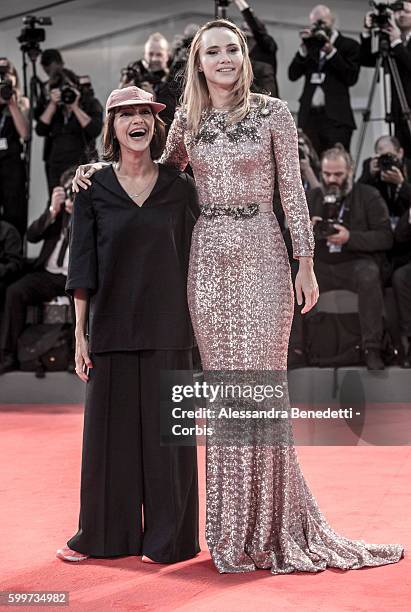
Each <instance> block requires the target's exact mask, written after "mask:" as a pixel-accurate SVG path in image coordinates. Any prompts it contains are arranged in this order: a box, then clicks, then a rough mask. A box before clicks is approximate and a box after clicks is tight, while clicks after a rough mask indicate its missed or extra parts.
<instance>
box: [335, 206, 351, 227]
mask: <svg viewBox="0 0 411 612" xmlns="http://www.w3.org/2000/svg"><path fill="white" fill-rule="evenodd" d="M349 210H350V208H349V206H346V205H345V200H343V202H342V204H341V207H340V210H339V213H338V217H337V221H338V223H342V222H343V218H344V214H345V211H349Z"/></svg>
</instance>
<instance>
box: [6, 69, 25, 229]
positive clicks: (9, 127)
mask: <svg viewBox="0 0 411 612" xmlns="http://www.w3.org/2000/svg"><path fill="white" fill-rule="evenodd" d="M28 114H29V101H28V99H27V98H25V97H24V96H22V95H21V92H20V83H19V77H18V74H17V71H16V68H15V67H14V66H13V64H12V63H11V62H10V61H9V60H8V59H7V58H1V59H0V218H1V219H3V220H4V221H7V222H8V223H11V224H12V225H14V227H16V228H17V230H18V231H19V234H20V236H21V237H22V238H23V236H24V233H25V231H26V228H27V197H26V170H25V163H24V160H23V142H24V141H25V140H26V139H27V137H28V130H29V126H28Z"/></svg>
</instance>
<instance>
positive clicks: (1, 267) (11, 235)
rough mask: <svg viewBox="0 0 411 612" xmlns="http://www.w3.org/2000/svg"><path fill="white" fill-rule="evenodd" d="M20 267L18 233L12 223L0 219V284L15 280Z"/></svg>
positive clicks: (21, 262)
mask: <svg viewBox="0 0 411 612" xmlns="http://www.w3.org/2000/svg"><path fill="white" fill-rule="evenodd" d="M22 267H23V258H22V253H21V238H20V234H19V232H18V231H17V229H16V228H15V227H14V225H11V224H10V223H7V221H0V284H3V283H10V282H12V281H13V280H15V279H16V278H17V275H18V273H19V272H20V270H21V269H22Z"/></svg>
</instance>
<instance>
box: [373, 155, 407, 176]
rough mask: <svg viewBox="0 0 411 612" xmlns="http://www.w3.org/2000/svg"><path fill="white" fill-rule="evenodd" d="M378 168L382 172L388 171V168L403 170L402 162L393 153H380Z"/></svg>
mask: <svg viewBox="0 0 411 612" xmlns="http://www.w3.org/2000/svg"><path fill="white" fill-rule="evenodd" d="M378 168H379V170H381V172H387V170H392V169H393V168H398V169H399V170H401V168H402V163H401V160H399V159H398V157H396V156H395V155H393V154H392V153H384V155H380V156H379V158H378Z"/></svg>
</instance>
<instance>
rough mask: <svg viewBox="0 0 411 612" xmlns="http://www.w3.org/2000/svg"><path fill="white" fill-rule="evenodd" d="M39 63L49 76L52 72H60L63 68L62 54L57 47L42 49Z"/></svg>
mask: <svg viewBox="0 0 411 612" xmlns="http://www.w3.org/2000/svg"><path fill="white" fill-rule="evenodd" d="M40 64H41V67H42V68H43V70H44V72H45V73H46V74H47V76H48V77H49V78H50V77H51V76H52V74H54V72H59V71H60V72H61V71H62V70H63V68H64V60H63V56H62V55H61V53H60V51H58V49H44V51H43V53H42V54H41V57H40Z"/></svg>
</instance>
